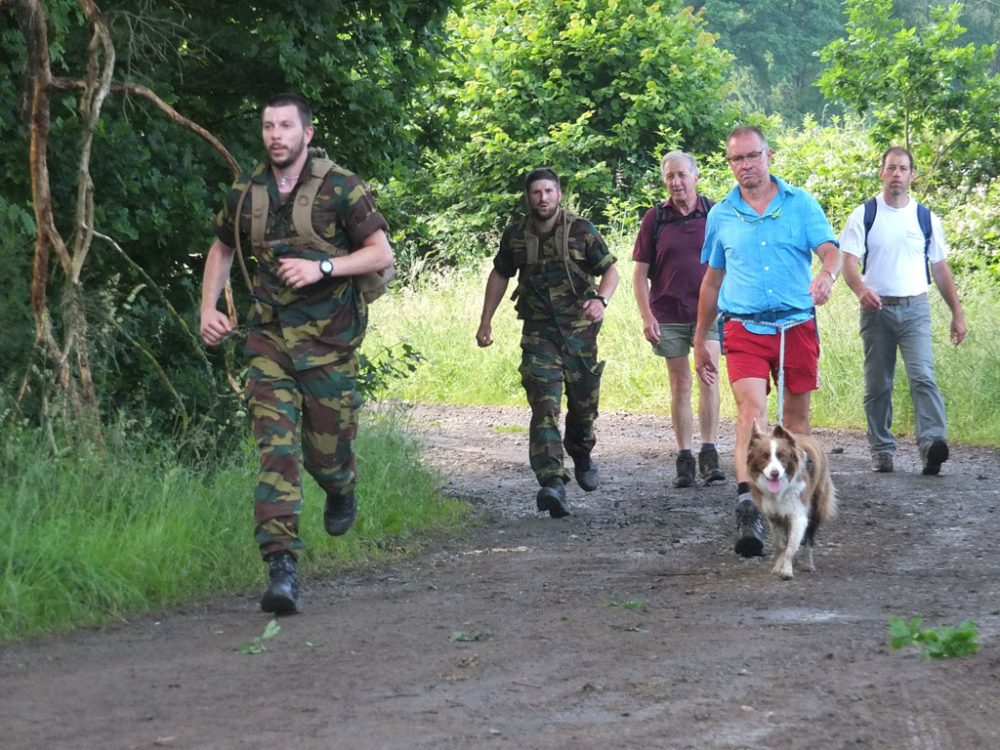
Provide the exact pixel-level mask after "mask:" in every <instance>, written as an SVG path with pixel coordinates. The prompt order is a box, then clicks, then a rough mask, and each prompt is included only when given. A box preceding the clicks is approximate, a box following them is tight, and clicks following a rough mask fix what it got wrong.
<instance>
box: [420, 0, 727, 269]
mask: <svg viewBox="0 0 1000 750" xmlns="http://www.w3.org/2000/svg"><path fill="white" fill-rule="evenodd" d="M450 30H451V34H452V41H451V47H450V55H449V59H448V62H447V65H446V71H447V73H448V78H447V84H446V85H445V86H444V87H443V92H442V93H443V96H442V100H441V106H442V108H443V109H444V110H445V111H446V112H447V113H448V115H449V117H450V124H451V128H452V130H451V140H450V141H449V142H448V143H446V144H445V145H444V147H443V148H442V149H440V150H439V151H438V152H437V153H436V154H434V155H433V157H432V158H431V159H430V160H429V164H428V166H427V169H426V179H425V180H424V181H423V183H422V185H426V189H424V190H421V191H419V193H418V194H415V195H412V196H411V198H412V200H413V201H414V202H415V203H416V204H417V205H418V206H419V207H420V209H421V210H422V211H423V212H424V216H425V222H426V223H425V224H424V225H423V231H424V232H425V237H424V240H425V241H426V242H427V244H428V245H429V246H430V252H431V253H433V252H434V251H435V249H437V250H438V251H439V252H440V253H441V254H442V255H446V254H452V253H455V252H456V251H458V252H463V251H464V252H469V253H473V254H481V253H482V251H483V249H484V248H489V247H491V246H492V242H486V243H484V239H485V235H484V234H483V233H484V232H486V233H488V232H489V230H491V229H495V227H496V226H497V224H498V223H499V222H501V221H503V220H504V219H505V218H506V217H508V216H509V215H510V212H511V210H512V209H514V208H515V206H516V205H517V202H518V199H519V196H520V194H521V191H522V180H523V177H524V174H525V173H526V172H527V171H528V170H529V169H530V168H532V167H534V166H538V165H542V164H545V165H550V166H552V167H553V168H554V169H555V170H556V171H557V172H559V173H560V175H561V176H563V177H564V178H565V181H564V186H563V187H564V189H563V192H564V196H565V197H566V199H567V200H568V202H569V203H570V204H571V205H574V206H575V207H576V208H577V209H579V210H583V211H586V212H587V213H588V215H590V216H591V218H593V219H595V220H596V221H598V222H601V221H604V220H607V219H609V218H610V217H611V216H613V215H614V214H615V213H616V211H618V210H619V208H620V205H619V204H620V203H621V202H622V201H624V200H626V199H627V198H634V197H635V195H636V193H637V192H638V193H641V192H642V190H643V189H644V188H646V187H647V186H648V185H649V184H650V183H653V182H655V181H656V175H657V168H656V160H657V159H658V157H659V155H660V153H661V152H662V151H663V150H664V149H667V148H668V147H674V148H676V147H683V148H686V149H689V150H698V149H704V148H714V147H716V145H717V144H718V141H719V138H720V137H721V135H722V134H723V132H724V129H725V127H726V126H727V125H728V124H729V121H730V118H731V116H732V115H733V112H734V110H733V108H732V106H730V105H729V104H727V101H726V94H727V89H726V86H725V83H724V72H725V67H726V64H727V63H728V61H729V59H730V56H729V55H728V54H726V53H725V52H724V51H722V50H720V49H719V48H718V47H717V46H716V45H715V38H714V36H713V35H712V34H710V33H708V32H707V31H706V30H705V25H704V21H703V19H702V18H701V16H700V15H698V14H696V13H694V12H693V11H692V10H691V8H690V7H682V3H681V2H680V1H679V0H663V1H662V2H653V3H649V2H646V1H645V0H617V1H615V2H596V1H594V0H554V1H553V0H480V1H479V2H473V3H470V4H469V5H468V6H467V7H466V9H465V12H464V13H463V14H462V15H461V16H457V15H455V16H452V19H451V22H450ZM426 251H427V248H425V252H426Z"/></svg>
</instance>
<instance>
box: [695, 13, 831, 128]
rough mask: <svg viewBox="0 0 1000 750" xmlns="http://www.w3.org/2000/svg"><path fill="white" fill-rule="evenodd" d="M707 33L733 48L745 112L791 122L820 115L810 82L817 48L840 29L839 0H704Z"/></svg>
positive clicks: (735, 74)
mask: <svg viewBox="0 0 1000 750" xmlns="http://www.w3.org/2000/svg"><path fill="white" fill-rule="evenodd" d="M694 5H695V7H696V8H701V7H703V8H704V14H705V22H706V24H707V26H708V28H709V30H710V31H713V32H715V33H717V34H718V35H719V45H720V46H722V47H723V48H725V49H727V50H729V51H730V52H732V53H733V54H734V55H735V56H736V59H735V61H734V65H733V72H732V76H733V79H734V83H735V84H736V86H735V91H736V95H737V97H738V98H739V100H740V102H741V103H742V105H743V108H744V109H745V110H746V111H749V112H753V111H763V112H768V113H771V112H777V113H779V114H781V115H782V116H783V117H784V118H785V119H786V120H788V121H790V122H799V121H800V120H801V118H802V117H803V116H804V115H807V114H811V115H813V116H814V117H820V116H821V114H822V113H823V110H824V106H825V103H824V101H823V97H822V95H821V94H820V92H819V91H817V90H816V88H815V87H814V86H813V85H812V84H813V81H814V80H815V78H816V76H817V75H819V73H820V72H821V69H822V68H821V66H820V63H819V60H818V58H817V52H818V51H819V50H820V49H821V48H822V47H824V46H825V45H827V44H828V43H830V42H831V41H833V40H834V39H836V38H837V36H838V35H839V34H840V33H841V31H842V30H843V4H842V2H841V0H702V1H701V2H696V3H695V4H694Z"/></svg>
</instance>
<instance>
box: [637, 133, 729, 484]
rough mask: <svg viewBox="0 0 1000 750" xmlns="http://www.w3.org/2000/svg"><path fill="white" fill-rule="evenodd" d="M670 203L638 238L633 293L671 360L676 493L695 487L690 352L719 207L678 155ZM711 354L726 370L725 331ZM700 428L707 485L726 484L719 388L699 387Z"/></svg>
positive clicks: (651, 214) (646, 331)
mask: <svg viewBox="0 0 1000 750" xmlns="http://www.w3.org/2000/svg"><path fill="white" fill-rule="evenodd" d="M660 171H661V173H662V174H663V183H664V184H665V185H666V186H667V190H668V191H669V193H670V198H669V199H667V200H666V201H664V202H663V203H660V204H658V205H656V206H654V207H653V208H651V209H649V210H648V211H647V212H646V215H645V216H643V218H642V224H641V225H640V227H639V235H638V236H637V237H636V239H635V248H634V249H633V250H632V260H634V261H635V277H634V284H633V288H634V290H635V301H636V302H637V303H638V305H639V313H640V314H641V315H642V332H643V335H644V336H645V337H646V340H647V341H649V343H650V344H652V345H653V351H654V352H655V353H656V354H658V355H659V356H661V357H664V358H665V359H666V360H667V374H668V375H669V378H670V416H671V419H672V421H673V424H674V434H675V435H676V437H677V449H678V455H677V478H676V479H675V480H674V487H690V486H692V485H693V484H694V482H695V460H694V455H693V453H692V452H691V444H692V439H693V432H694V419H693V416H692V412H691V382H692V380H693V378H692V376H691V362H690V360H689V358H688V354H689V352H690V350H691V343H692V341H693V339H694V328H695V322H696V321H697V319H698V290H699V288H700V287H701V280H702V277H703V276H704V275H705V270H706V266H705V265H704V264H702V262H701V246H702V243H703V242H704V239H705V217H706V216H707V215H708V211H709V209H710V208H711V207H712V203H711V201H709V200H707V199H706V198H704V197H703V196H700V195H698V191H697V185H698V165H697V164H696V163H695V161H694V157H692V156H691V155H690V154H687V153H684V152H682V151H671V152H670V153H668V154H666V155H665V156H664V157H663V159H662V161H661V162H660ZM708 345H709V351H710V352H711V354H712V357H713V359H714V361H715V364H716V365H718V361H719V332H718V327H717V326H716V327H715V328H714V330H713V332H712V333H711V334H710V335H709V342H708ZM698 422H699V426H700V428H701V450H700V451H699V452H698V470H699V472H700V473H701V477H702V479H703V480H705V482H706V483H710V482H720V481H722V480H724V479H725V475H724V474H723V473H722V470H721V469H720V468H719V453H718V451H717V450H716V447H715V439H716V435H717V433H718V428H719V386H718V384H717V383H713V384H712V385H710V386H709V385H704V384H703V383H699V386H698Z"/></svg>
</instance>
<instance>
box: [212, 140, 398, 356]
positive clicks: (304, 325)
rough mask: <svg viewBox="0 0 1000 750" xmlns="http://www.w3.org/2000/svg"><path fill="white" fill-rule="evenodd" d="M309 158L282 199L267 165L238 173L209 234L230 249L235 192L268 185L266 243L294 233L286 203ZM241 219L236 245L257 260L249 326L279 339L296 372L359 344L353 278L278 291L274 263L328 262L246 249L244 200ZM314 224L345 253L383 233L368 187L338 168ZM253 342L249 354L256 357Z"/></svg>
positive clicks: (319, 198) (247, 207) (360, 308)
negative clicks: (293, 259) (252, 185)
mask: <svg viewBox="0 0 1000 750" xmlns="http://www.w3.org/2000/svg"><path fill="white" fill-rule="evenodd" d="M311 163H312V157H309V159H308V160H307V161H306V164H305V166H304V167H303V169H302V173H301V177H300V181H299V183H298V184H297V185H296V186H295V188H294V189H293V190H292V192H291V194H289V195H288V196H286V198H285V200H284V202H283V203H282V202H281V199H280V196H279V193H278V185H277V183H276V182H275V180H274V175H273V173H272V172H271V170H270V168H269V167H268V165H267V164H264V163H262V164H259V165H257V167H256V168H254V169H253V170H252V171H250V172H246V173H244V174H242V175H240V177H239V179H237V180H236V182H234V183H233V185H232V187H230V189H229V192H228V194H227V195H226V201H225V205H224V206H223V208H222V210H221V211H219V213H218V214H216V216H215V220H214V221H213V229H214V231H215V235H216V236H217V237H218V238H219V240H221V241H222V242H223V243H225V244H226V245H228V246H229V247H235V246H236V237H235V233H234V226H233V217H234V215H235V213H236V206H237V204H238V203H239V199H240V195H241V193H242V192H243V190H244V189H245V188H246V187H247V185H248V183H250V182H254V183H260V184H263V185H266V186H267V192H268V196H269V198H270V206H269V208H268V213H267V229H266V232H265V239H266V240H280V239H282V238H285V237H289V236H291V235H292V234H293V227H292V206H293V205H294V203H295V196H296V194H297V193H298V191H299V189H300V188H301V186H302V180H304V179H305V178H306V176H307V175H308V174H309V170H310V166H311ZM240 213H241V215H240V246H241V248H242V249H243V252H244V254H246V253H249V252H253V255H254V257H255V258H256V261H257V267H256V269H255V272H254V281H253V284H254V296H255V297H256V298H257V299H258V300H259V301H260V303H261V305H260V307H261V308H262V311H261V312H258V310H257V306H256V305H254V306H253V308H252V309H251V312H250V321H249V322H250V325H251V327H260V328H263V329H264V330H265V331H266V332H267V333H268V335H269V336H271V337H272V338H273V337H279V338H280V340H281V341H282V343H283V344H284V348H285V349H286V350H287V351H288V354H289V357H290V358H291V360H292V363H293V365H294V366H295V368H296V369H297V370H305V369H308V368H310V367H316V366H318V365H324V364H329V363H330V362H333V361H335V360H337V359H339V358H340V357H342V356H343V355H344V354H345V353H346V352H349V351H351V350H353V349H355V348H357V346H359V345H360V343H361V341H362V339H363V338H364V334H365V328H366V326H367V322H368V311H367V309H366V306H365V302H364V300H363V299H362V297H361V294H360V293H359V292H358V290H357V288H356V285H355V284H354V280H353V277H337V278H332V279H323V280H321V281H319V282H317V283H315V284H312V285H310V286H307V287H303V288H301V289H292V288H291V287H288V286H285V284H284V283H283V282H282V281H281V279H280V277H279V276H278V274H277V271H278V258H280V257H283V256H284V257H297V258H306V259H309V260H322V259H323V258H327V257H329V256H328V255H327V254H326V253H324V252H322V251H318V250H309V249H304V248H296V247H293V246H291V245H283V244H275V245H271V246H268V247H264V248H257V249H253V250H251V242H250V223H251V213H252V209H251V201H250V196H249V195H247V197H246V199H245V200H244V201H243V206H242V210H241V212H240ZM312 217H313V226H314V227H315V229H316V231H317V233H318V234H319V235H320V237H322V238H323V239H324V240H326V241H327V242H329V243H330V244H332V245H336V246H337V247H341V248H344V250H345V251H347V252H350V251H352V250H355V249H356V248H358V247H359V246H360V245H361V244H363V243H364V241H365V239H366V238H367V237H368V236H369V235H371V234H372V232H375V231H376V230H379V229H383V230H386V231H388V228H389V227H388V224H386V221H385V218H383V216H382V214H380V213H379V212H378V210H377V209H376V208H375V201H374V199H373V198H372V195H371V192H370V191H369V190H368V187H367V186H366V185H365V184H364V183H363V182H362V181H361V180H360V179H359V178H358V177H357V175H355V174H353V173H351V172H348V171H347V170H346V169H343V168H341V167H339V166H334V168H333V169H331V170H330V171H329V172H328V173H327V175H326V177H325V179H324V181H323V185H322V187H321V188H320V190H319V192H318V193H317V194H316V200H315V201H314V202H313V212H312ZM252 342H253V337H252V336H251V339H250V342H249V343H248V347H247V348H248V354H249V355H251V356H252V355H253V354H254V353H255V352H254V351H253V347H252Z"/></svg>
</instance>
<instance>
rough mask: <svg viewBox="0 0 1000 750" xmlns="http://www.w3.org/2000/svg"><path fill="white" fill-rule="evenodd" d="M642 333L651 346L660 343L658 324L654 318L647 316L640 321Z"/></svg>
mask: <svg viewBox="0 0 1000 750" xmlns="http://www.w3.org/2000/svg"><path fill="white" fill-rule="evenodd" d="M642 335H643V336H645V337H646V341H648V342H649V343H650V344H652V345H653V346H656V345H657V344H659V343H660V324H659V322H658V321H657V320H656V318H652V317H651V318H647V319H644V320H643V322H642Z"/></svg>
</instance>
